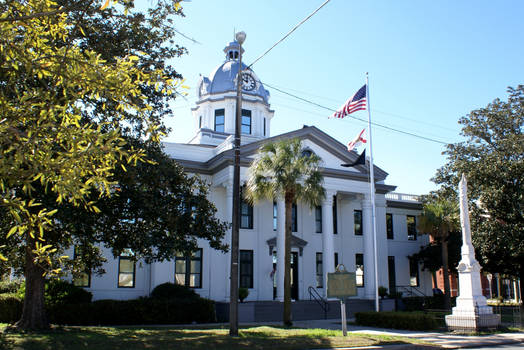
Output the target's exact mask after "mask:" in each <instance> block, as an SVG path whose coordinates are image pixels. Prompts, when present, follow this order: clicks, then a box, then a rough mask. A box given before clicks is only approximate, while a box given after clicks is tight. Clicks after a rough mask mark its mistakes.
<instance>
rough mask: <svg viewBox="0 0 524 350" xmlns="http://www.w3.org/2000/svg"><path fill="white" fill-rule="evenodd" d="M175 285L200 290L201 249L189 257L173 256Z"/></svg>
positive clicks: (182, 255) (179, 254) (178, 254)
mask: <svg viewBox="0 0 524 350" xmlns="http://www.w3.org/2000/svg"><path fill="white" fill-rule="evenodd" d="M175 283H176V284H181V285H183V286H186V287H191V288H202V248H199V249H197V250H196V251H195V252H194V253H193V254H191V256H184V254H182V253H177V254H176V256H175Z"/></svg>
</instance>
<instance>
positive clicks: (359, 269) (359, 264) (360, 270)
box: [355, 254, 364, 287]
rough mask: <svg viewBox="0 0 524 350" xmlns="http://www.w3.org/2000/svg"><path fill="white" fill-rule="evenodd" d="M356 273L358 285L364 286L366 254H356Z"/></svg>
mask: <svg viewBox="0 0 524 350" xmlns="http://www.w3.org/2000/svg"><path fill="white" fill-rule="evenodd" d="M355 275H356V280H357V287H364V254H355Z"/></svg>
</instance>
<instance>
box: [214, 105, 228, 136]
mask: <svg viewBox="0 0 524 350" xmlns="http://www.w3.org/2000/svg"><path fill="white" fill-rule="evenodd" d="M219 113H222V114H219ZM217 117H222V118H223V122H222V123H220V124H217ZM217 126H222V129H223V130H222V131H220V130H217ZM213 130H214V131H216V132H225V131H226V110H225V109H224V108H218V109H215V128H214V129H213Z"/></svg>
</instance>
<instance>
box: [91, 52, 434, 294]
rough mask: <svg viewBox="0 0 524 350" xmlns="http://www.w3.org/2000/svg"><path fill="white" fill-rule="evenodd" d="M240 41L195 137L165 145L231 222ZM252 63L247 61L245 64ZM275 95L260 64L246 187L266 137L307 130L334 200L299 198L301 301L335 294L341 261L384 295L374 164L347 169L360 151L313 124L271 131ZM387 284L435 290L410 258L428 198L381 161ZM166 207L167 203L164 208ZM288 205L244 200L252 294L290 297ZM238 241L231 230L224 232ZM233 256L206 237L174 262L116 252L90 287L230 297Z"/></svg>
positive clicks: (250, 112) (306, 141)
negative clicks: (164, 287)
mask: <svg viewBox="0 0 524 350" xmlns="http://www.w3.org/2000/svg"><path fill="white" fill-rule="evenodd" d="M238 49H239V47H238V44H237V43H235V42H232V43H230V44H229V45H228V46H227V47H226V48H225V49H224V52H225V54H226V60H225V61H224V62H223V63H222V64H220V65H219V66H218V67H216V68H215V69H214V70H213V71H212V72H211V74H210V75H209V76H208V77H201V79H200V82H199V86H198V101H197V102H196V105H195V106H194V107H193V108H192V112H193V117H194V125H195V135H194V137H193V138H192V139H191V141H190V142H189V143H187V144H180V143H165V144H164V148H165V152H166V153H167V154H168V155H170V156H171V157H172V158H174V159H176V160H177V161H178V162H179V163H180V164H181V165H182V166H183V167H184V169H185V171H186V172H187V173H189V174H198V175H199V176H201V177H202V178H203V179H205V180H206V181H207V182H208V183H209V184H210V187H211V188H210V195H209V199H210V200H211V201H212V202H213V203H214V204H215V205H216V207H217V209H218V213H217V215H218V217H219V218H220V219H221V220H224V221H228V222H230V221H231V217H232V196H233V188H232V187H233V159H234V154H233V149H232V148H233V138H234V116H235V106H236V102H235V98H236V84H235V78H236V75H237V72H238V68H239V62H238V53H239V52H238ZM243 68H244V69H245V68H246V66H245V65H243ZM269 97H270V96H269V92H268V91H267V90H266V89H265V88H264V86H263V85H262V83H261V82H260V80H259V79H258V77H257V76H256V75H255V73H254V72H253V71H250V72H249V75H246V77H245V78H244V79H243V102H242V139H241V171H240V173H241V184H242V183H245V182H246V181H247V176H248V173H247V170H248V167H249V165H250V163H251V162H252V160H253V158H254V157H255V156H256V154H257V151H258V149H259V147H260V146H261V145H262V144H264V143H265V142H267V141H272V140H276V139H283V138H293V137H298V138H300V139H301V140H302V145H303V148H304V150H308V151H311V152H314V153H315V154H317V155H318V156H319V157H320V158H322V161H323V164H322V167H323V169H322V171H323V175H324V187H325V190H326V198H325V200H324V201H323V203H322V205H320V206H318V207H316V208H310V207H309V206H307V205H305V204H303V203H300V202H298V203H296V204H295V205H293V215H292V216H293V225H292V226H293V227H292V231H293V232H292V234H293V237H292V247H291V250H292V265H291V269H292V271H291V276H292V298H293V299H295V300H304V299H309V298H310V296H309V293H310V289H315V290H316V291H317V292H318V293H319V294H320V295H323V296H325V293H326V278H325V276H326V273H327V272H333V271H334V269H335V266H336V265H337V264H344V266H345V267H346V269H347V270H348V271H356V273H357V286H358V296H356V297H354V298H355V299H373V298H374V296H375V288H376V286H375V277H374V265H373V264H374V256H373V251H374V250H373V235H372V203H371V200H370V196H369V188H370V186H369V174H368V168H367V164H366V166H363V165H358V166H356V167H351V168H344V167H341V164H342V163H350V162H354V161H355V160H356V158H357V157H358V154H357V153H356V152H348V151H347V149H346V146H345V145H344V144H342V143H340V142H339V141H337V140H335V139H334V138H332V137H331V136H329V135H328V134H326V133H324V132H323V131H322V130H320V129H318V128H316V127H314V126H304V127H303V128H301V129H298V130H295V131H291V132H288V133H285V134H281V135H276V136H270V135H271V122H272V120H273V117H278V116H275V111H274V110H272V109H271V106H270V104H269ZM374 173H375V178H376V199H375V201H376V202H375V203H376V222H377V252H378V256H377V261H378V285H379V286H384V287H386V288H388V289H389V290H390V291H391V290H395V289H398V290H400V291H402V290H403V291H407V290H408V289H416V290H417V292H416V293H415V294H417V293H422V294H426V295H431V291H432V284H431V276H430V274H429V273H428V272H424V271H422V270H421V267H420V266H419V265H418V264H417V263H416V262H412V261H410V259H409V258H408V257H409V256H410V255H412V254H414V253H416V252H418V251H419V249H420V247H421V246H422V245H426V244H428V237H427V236H417V233H416V216H417V215H418V214H419V212H420V209H421V205H420V203H419V202H417V200H416V197H414V196H409V195H404V194H397V193H394V192H393V191H394V190H395V186H393V185H389V184H386V182H387V176H388V173H387V172H386V171H384V170H382V169H380V168H379V167H377V166H375V170H374ZM159 210H161V208H159ZM283 236H284V203H283V201H281V200H276V201H275V202H273V201H265V202H261V203H258V204H256V205H254V206H253V207H251V206H249V205H248V204H247V203H242V204H241V226H240V243H239V247H240V269H239V271H240V286H241V287H245V288H248V289H249V296H248V298H247V301H272V300H282V299H283V284H284V282H283V281H284V273H283V272H284V267H283V266H284V261H283V260H284V258H283V254H284V249H283V247H281V246H280V242H283V239H280V238H279V237H283ZM225 241H226V243H228V244H229V243H230V242H231V233H230V232H228V234H227V235H226V238H225ZM229 266H230V255H229V253H223V252H218V251H215V250H213V249H212V248H210V247H209V245H208V244H207V242H206V241H199V250H198V251H197V252H195V254H193V256H190V257H183V256H180V257H173V260H172V261H167V262H161V263H153V264H146V263H145V262H143V261H138V262H136V263H133V262H132V261H131V260H129V259H128V258H127V257H126V256H121V257H119V258H117V259H112V258H111V257H109V258H108V262H107V263H106V264H105V266H104V269H105V270H106V273H105V274H104V275H102V276H95V275H93V276H91V277H90V278H88V279H86V280H84V281H83V282H81V283H84V286H85V288H86V289H87V290H89V291H91V292H92V293H93V296H94V299H132V298H137V297H140V296H147V295H149V293H150V291H151V290H152V289H153V288H154V287H155V286H157V285H159V284H161V283H164V282H175V283H180V284H185V285H187V286H189V287H191V288H194V290H195V291H196V292H197V293H198V294H200V295H201V296H203V297H206V298H210V299H213V300H215V301H224V302H226V301H228V300H229Z"/></svg>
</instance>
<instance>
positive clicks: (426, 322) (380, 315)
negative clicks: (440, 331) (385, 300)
mask: <svg viewBox="0 0 524 350" xmlns="http://www.w3.org/2000/svg"><path fill="white" fill-rule="evenodd" d="M355 320H356V323H357V324H358V325H361V326H372V327H380V328H392V329H408V330H414V331H428V330H432V329H436V328H438V323H437V320H435V318H434V317H433V316H431V315H428V314H424V313H419V312H357V313H356V314H355Z"/></svg>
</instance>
